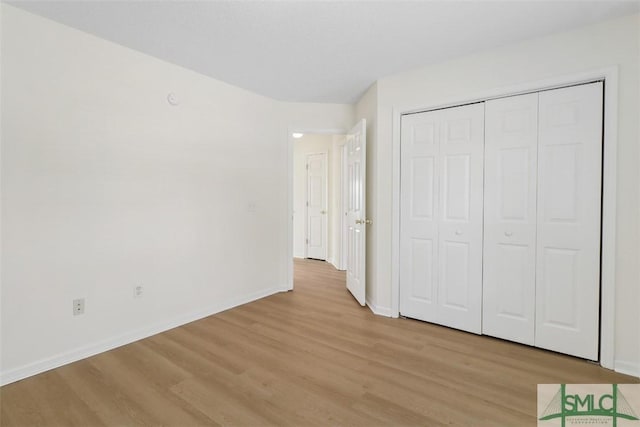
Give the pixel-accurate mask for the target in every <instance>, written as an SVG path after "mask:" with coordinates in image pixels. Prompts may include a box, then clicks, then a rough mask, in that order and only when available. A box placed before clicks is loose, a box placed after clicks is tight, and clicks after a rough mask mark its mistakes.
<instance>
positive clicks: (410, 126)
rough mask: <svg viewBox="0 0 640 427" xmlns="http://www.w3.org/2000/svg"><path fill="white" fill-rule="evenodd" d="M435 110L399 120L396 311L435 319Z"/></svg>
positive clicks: (437, 144) (437, 149)
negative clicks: (398, 250)
mask: <svg viewBox="0 0 640 427" xmlns="http://www.w3.org/2000/svg"><path fill="white" fill-rule="evenodd" d="M441 119H442V116H441V114H440V112H439V111H433V112H427V113H420V114H411V115H407V116H403V117H402V128H401V137H400V139H401V141H400V145H401V172H400V175H401V176H400V180H401V190H400V191H401V197H400V204H401V206H400V215H401V219H400V221H401V226H400V313H401V314H402V315H403V316H407V317H412V318H415V319H420V320H425V321H427V322H436V321H437V307H436V301H437V298H436V296H437V294H436V289H437V280H438V275H437V274H438V219H437V212H438V192H439V188H440V187H439V169H438V162H439V153H440V121H441Z"/></svg>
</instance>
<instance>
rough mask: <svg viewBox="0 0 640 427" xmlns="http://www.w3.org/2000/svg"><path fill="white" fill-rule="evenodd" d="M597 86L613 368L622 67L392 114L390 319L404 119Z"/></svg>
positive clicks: (606, 336)
mask: <svg viewBox="0 0 640 427" xmlns="http://www.w3.org/2000/svg"><path fill="white" fill-rule="evenodd" d="M596 80H604V81H605V84H604V111H605V116H604V160H603V162H604V164H603V168H602V177H603V189H602V190H603V195H602V206H603V207H602V267H601V276H602V282H601V296H602V297H601V301H600V304H601V315H600V364H601V365H602V366H603V367H605V368H608V369H613V368H614V352H615V295H616V294H615V287H616V277H615V259H616V203H617V195H616V187H617V175H616V167H617V166H616V164H617V157H616V156H617V145H618V67H617V66H612V67H606V68H601V69H595V70H590V71H585V72H582V73H577V74H570V75H563V76H558V77H552V78H547V79H544V80H538V81H534V82H527V83H522V84H518V85H513V86H507V87H502V88H497V89H492V90H486V91H484V92H480V93H477V94H475V95H470V96H465V97H460V96H456V97H452V98H447V99H446V100H444V101H440V102H437V103H434V104H426V105H425V104H423V105H418V106H416V105H412V106H400V107H394V108H393V113H392V114H393V117H392V120H393V123H392V132H393V135H392V150H393V159H392V160H393V170H392V185H393V187H392V188H393V199H392V218H393V224H392V241H391V244H392V248H391V250H392V257H391V260H392V261H391V262H392V265H391V274H392V277H391V314H392V316H393V317H397V316H398V315H399V300H400V279H399V272H400V258H399V254H400V119H401V116H402V115H403V114H409V113H415V112H418V111H427V110H434V109H438V108H446V107H453V106H456V105H461V104H468V103H472V102H481V101H486V100H489V99H495V98H502V97H506V96H513V95H519V94H523V93H529V92H536V91H540V90H549V89H555V88H559V87H564V86H570V85H575V84H580V83H587V82H591V81H596Z"/></svg>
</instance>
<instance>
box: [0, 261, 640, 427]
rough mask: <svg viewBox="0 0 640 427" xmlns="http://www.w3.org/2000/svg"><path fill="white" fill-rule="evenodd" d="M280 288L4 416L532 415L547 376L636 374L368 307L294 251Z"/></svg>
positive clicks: (285, 421)
mask: <svg viewBox="0 0 640 427" xmlns="http://www.w3.org/2000/svg"><path fill="white" fill-rule="evenodd" d="M295 269H296V271H295V291H294V292H289V293H283V294H278V295H274V296H271V297H268V298H264V299H262V300H260V301H257V302H254V303H250V304H247V305H244V306H242V307H238V308H235V309H232V310H229V311H226V312H224V313H220V314H218V315H215V316H211V317H208V318H206V319H203V320H200V321H197V322H193V323H190V324H188V325H185V326H182V327H180V328H176V329H173V330H171V331H168V332H165V333H162V334H159V335H156V336H154V337H151V338H148V339H145V340H142V341H139V342H136V343H134V344H130V345H127V346H124V347H120V348H118V349H115V350H112V351H109V352H106V353H103V354H100V355H98V356H95V357H92V358H89V359H86V360H83V361H80V362H76V363H73V364H71V365H67V366H64V367H61V368H58V369H55V370H52V371H49V372H46V373H43V374H41V375H37V376H35V377H32V378H29V379H26V380H23V381H19V382H17V383H14V384H10V385H7V386H5V387H3V388H2V389H1V390H0V399H1V400H0V402H1V416H0V425H2V426H3V427H10V426H83V427H84V426H87V427H89V426H100V425H109V426H134V425H149V426H157V425H168V426H180V427H183V426H184V427H186V426H199V425H240V426H260V425H295V426H307V425H309V426H312V425H318V426H328V425H367V426H373V425H388V426H400V425H421V426H438V425H444V424H447V425H451V424H453V425H479V426H484V425H486V426H510V427H513V426H525V425H531V426H533V425H535V411H536V384H537V383H599V382H603V383H612V382H616V383H625V382H638V380H637V379H634V378H632V377H627V376H624V375H619V374H615V373H613V372H611V371H608V370H606V369H602V368H600V367H598V366H596V365H594V364H591V363H588V362H585V361H582V360H578V359H574V358H571V357H567V356H562V355H558V354H554V353H550V352H546V351H542V350H538V349H533V348H529V347H525V346H521V345H518V344H512V343H508V342H504V341H500V340H497V339H492V338H488V337H481V336H476V335H472V334H467V333H464V332H459V331H455V330H451V329H447V328H443V327H439V326H435V325H430V324H427V323H422V322H418V321H414V320H407V319H388V318H383V317H377V316H374V315H373V314H371V312H370V311H369V309H367V308H362V307H360V306H358V305H357V304H356V302H355V300H354V299H353V298H352V297H351V296H350V295H349V293H348V292H347V290H346V288H345V284H344V274H343V273H341V272H338V271H336V270H334V269H333V268H332V267H331V266H330V265H329V264H327V263H324V262H319V261H310V260H305V261H296V263H295Z"/></svg>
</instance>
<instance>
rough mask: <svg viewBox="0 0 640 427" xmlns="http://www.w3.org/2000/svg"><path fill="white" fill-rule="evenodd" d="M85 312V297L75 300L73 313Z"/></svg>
mask: <svg viewBox="0 0 640 427" xmlns="http://www.w3.org/2000/svg"><path fill="white" fill-rule="evenodd" d="M81 314H84V298H79V299H74V300H73V315H74V316H79V315H81Z"/></svg>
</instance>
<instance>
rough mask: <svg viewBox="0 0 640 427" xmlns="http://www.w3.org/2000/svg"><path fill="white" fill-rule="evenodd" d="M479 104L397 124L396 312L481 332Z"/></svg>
mask: <svg viewBox="0 0 640 427" xmlns="http://www.w3.org/2000/svg"><path fill="white" fill-rule="evenodd" d="M483 144H484V104H483V103H479V104H472V105H466V106H461V107H455V108H447V109H442V110H436V111H430V112H425V113H418V114H411V115H406V116H403V117H402V128H401V178H400V179H401V184H400V185H401V196H400V203H401V206H400V209H401V226H400V313H401V314H402V315H404V316H407V317H412V318H416V319H421V320H425V321H429V322H434V323H439V324H442V325H446V326H450V327H454V328H458V329H462V330H466V331H469V332H474V333H480V332H481V320H482V319H481V316H482V210H483V207H482V198H483V157H484V149H483Z"/></svg>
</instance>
